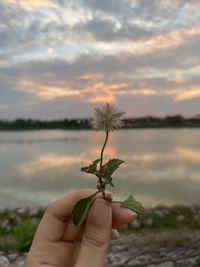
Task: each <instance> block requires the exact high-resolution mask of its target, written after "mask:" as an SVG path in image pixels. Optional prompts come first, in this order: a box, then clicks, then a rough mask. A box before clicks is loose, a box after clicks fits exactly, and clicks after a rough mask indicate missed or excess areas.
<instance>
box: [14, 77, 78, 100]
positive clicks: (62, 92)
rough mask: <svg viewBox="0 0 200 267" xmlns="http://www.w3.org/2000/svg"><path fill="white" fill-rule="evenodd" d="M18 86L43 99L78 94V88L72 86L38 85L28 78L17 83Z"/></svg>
mask: <svg viewBox="0 0 200 267" xmlns="http://www.w3.org/2000/svg"><path fill="white" fill-rule="evenodd" d="M19 88H21V90H23V91H26V92H28V93H32V94H34V95H36V96H37V97H38V98H41V99H43V100H52V99H55V98H59V97H66V96H71V95H79V94H80V92H79V90H75V89H73V88H68V87H65V88H61V87H54V86H46V85H40V84H37V83H35V82H33V81H30V80H22V81H20V83H19Z"/></svg>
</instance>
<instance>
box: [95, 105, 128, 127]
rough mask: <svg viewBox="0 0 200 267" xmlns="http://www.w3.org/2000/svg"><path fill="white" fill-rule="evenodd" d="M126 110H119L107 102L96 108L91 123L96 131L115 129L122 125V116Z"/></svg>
mask: <svg viewBox="0 0 200 267" xmlns="http://www.w3.org/2000/svg"><path fill="white" fill-rule="evenodd" d="M125 113H126V112H124V111H119V110H118V109H117V108H116V107H114V106H113V105H110V104H108V103H106V104H105V105H103V106H102V107H100V108H99V107H98V108H95V110H94V115H95V117H94V118H93V120H92V122H91V125H92V128H93V129H94V130H96V131H108V132H111V131H114V129H118V128H120V127H121V126H122V116H123V115H124V114H125Z"/></svg>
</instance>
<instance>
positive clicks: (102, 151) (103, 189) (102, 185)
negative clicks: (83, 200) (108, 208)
mask: <svg viewBox="0 0 200 267" xmlns="http://www.w3.org/2000/svg"><path fill="white" fill-rule="evenodd" d="M108 136H109V132H108V130H106V138H105V141H104V144H103V147H102V149H101V155H100V166H99V170H100V169H101V167H102V165H103V153H104V150H105V147H106V144H107V142H108ZM99 183H100V186H101V189H102V195H103V198H104V199H106V195H105V185H104V183H103V181H102V178H101V176H99Z"/></svg>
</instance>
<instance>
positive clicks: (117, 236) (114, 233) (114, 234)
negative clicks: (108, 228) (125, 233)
mask: <svg viewBox="0 0 200 267" xmlns="http://www.w3.org/2000/svg"><path fill="white" fill-rule="evenodd" d="M112 234H113V238H114V239H118V238H119V232H118V230H117V229H112Z"/></svg>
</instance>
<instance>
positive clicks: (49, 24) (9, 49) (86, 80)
mask: <svg viewBox="0 0 200 267" xmlns="http://www.w3.org/2000/svg"><path fill="white" fill-rule="evenodd" d="M106 102H109V103H113V104H114V105H116V106H118V107H119V108H120V109H122V110H125V111H126V112H127V116H128V117H139V116H146V115H153V116H160V117H162V116H166V115H174V114H181V115H183V116H186V117H188V116H194V115H196V114H200V1H199V0H187V1H186V0H1V1H0V119H15V118H19V117H22V118H35V119H62V118H82V117H91V112H92V110H93V108H94V107H96V106H99V105H102V104H104V103H106Z"/></svg>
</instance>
